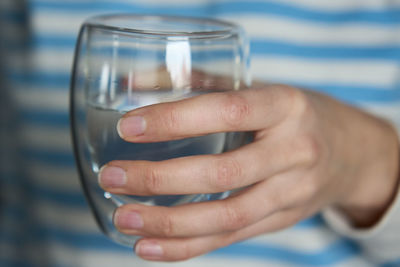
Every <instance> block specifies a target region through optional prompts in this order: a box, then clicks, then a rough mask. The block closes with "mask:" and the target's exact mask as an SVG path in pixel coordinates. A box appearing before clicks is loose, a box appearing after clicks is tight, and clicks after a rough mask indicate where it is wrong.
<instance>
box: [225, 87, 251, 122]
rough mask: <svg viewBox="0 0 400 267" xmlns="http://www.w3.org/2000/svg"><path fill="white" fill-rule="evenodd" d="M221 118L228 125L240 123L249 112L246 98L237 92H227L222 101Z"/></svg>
mask: <svg viewBox="0 0 400 267" xmlns="http://www.w3.org/2000/svg"><path fill="white" fill-rule="evenodd" d="M222 107H223V108H222V119H223V121H224V122H225V123H226V124H228V125H229V126H233V127H234V126H238V125H241V124H242V123H243V122H244V121H245V120H246V118H247V117H248V114H249V112H250V106H249V104H248V102H247V101H246V99H245V98H244V97H242V96H239V95H237V94H227V95H226V96H225V98H224V99H223V102H222Z"/></svg>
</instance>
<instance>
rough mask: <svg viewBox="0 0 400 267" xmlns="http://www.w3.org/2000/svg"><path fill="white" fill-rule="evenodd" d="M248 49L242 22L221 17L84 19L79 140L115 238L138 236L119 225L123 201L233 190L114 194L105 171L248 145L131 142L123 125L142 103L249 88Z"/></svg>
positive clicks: (100, 212) (97, 206) (207, 139)
mask: <svg viewBox="0 0 400 267" xmlns="http://www.w3.org/2000/svg"><path fill="white" fill-rule="evenodd" d="M248 49H249V48H248V43H247V39H246V37H245V36H244V33H243V31H242V30H241V28H240V27H238V26H236V25H233V24H231V23H227V22H222V21H219V20H213V19H199V18H187V17H171V16H141V15H131V14H129V15H104V16H97V17H93V18H90V19H88V20H87V21H86V22H85V23H84V24H83V25H82V28H81V31H80V34H79V38H78V42H77V45H76V51H75V59H74V65H73V70H72V80H71V96H70V97H71V98H70V116H71V129H72V138H73V143H74V152H75V157H76V160H77V165H78V169H79V172H80V178H81V182H82V186H83V188H84V192H85V195H86V197H87V200H88V202H89V204H90V206H91V208H92V210H93V213H94V215H95V218H96V220H97V222H98V224H99V226H100V228H101V229H102V230H103V232H104V233H105V234H106V235H108V236H109V237H110V238H111V239H113V240H115V241H116V242H118V243H121V244H126V245H133V244H134V242H135V241H136V240H137V239H138V237H136V236H127V235H124V234H122V233H120V232H118V231H117V230H116V229H115V227H114V225H113V222H112V217H113V212H114V210H115V209H116V207H118V206H120V205H123V204H126V203H140V204H145V205H164V206H173V205H179V204H184V203H189V202H198V201H207V200H216V199H221V198H225V197H227V196H228V195H229V193H230V192H221V193H217V194H196V195H171V196H127V195H113V194H110V193H108V192H104V191H103V190H102V189H101V188H100V187H99V185H98V182H97V175H98V172H99V169H100V168H101V166H103V165H104V164H106V163H107V162H109V161H111V160H150V161H160V160H167V159H170V158H175V157H185V156H190V155H198V154H213V153H222V152H224V151H227V150H231V149H234V148H236V147H238V146H240V145H241V144H242V143H243V142H244V141H245V139H246V134H245V133H215V134H209V135H205V136H200V137H195V138H187V139H183V140H175V141H167V142H157V143H146V144H136V143H128V142H125V141H123V140H122V139H121V138H120V137H119V136H118V133H117V130H116V125H117V122H118V120H119V119H120V117H121V116H122V115H123V114H124V113H125V112H127V111H130V110H132V109H135V108H138V107H142V106H145V105H150V104H156V103H161V102H166V101H175V100H180V99H183V98H188V97H193V96H196V95H199V94H205V93H210V92H222V91H231V90H240V89H242V88H245V87H247V86H248V85H249V83H250V81H249V77H248V74H247V69H248V66H249V55H248V54H249V51H248Z"/></svg>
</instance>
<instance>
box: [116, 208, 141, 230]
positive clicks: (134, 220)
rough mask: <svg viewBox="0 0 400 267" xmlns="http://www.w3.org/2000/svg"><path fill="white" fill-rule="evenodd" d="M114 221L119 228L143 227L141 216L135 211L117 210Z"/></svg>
mask: <svg viewBox="0 0 400 267" xmlns="http://www.w3.org/2000/svg"><path fill="white" fill-rule="evenodd" d="M114 223H115V224H116V226H117V227H118V228H120V229H140V228H142V227H143V219H142V216H140V214H139V213H138V212H136V211H119V210H117V212H116V213H115V219H114Z"/></svg>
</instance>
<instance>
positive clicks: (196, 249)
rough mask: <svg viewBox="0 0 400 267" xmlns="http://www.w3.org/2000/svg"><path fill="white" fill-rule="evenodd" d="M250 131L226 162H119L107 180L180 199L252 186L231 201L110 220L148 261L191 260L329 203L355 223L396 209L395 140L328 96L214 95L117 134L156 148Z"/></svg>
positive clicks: (117, 188)
mask: <svg viewBox="0 0 400 267" xmlns="http://www.w3.org/2000/svg"><path fill="white" fill-rule="evenodd" d="M229 131H254V142H252V143H250V144H248V145H245V146H243V147H241V148H239V149H237V150H234V151H230V152H226V153H223V154H219V155H201V156H191V157H185V158H176V159H171V160H166V161H161V162H148V161H113V162H110V163H108V164H107V165H106V167H105V168H103V169H102V171H101V173H100V184H101V186H102V187H103V188H104V189H105V190H107V191H109V192H112V193H116V194H132V195H166V194H170V195H174V194H198V193H215V192H221V191H227V190H231V189H236V188H241V187H246V189H244V190H242V191H240V192H239V193H237V194H235V195H234V196H231V197H229V198H227V199H224V200H219V201H210V202H203V203H193V204H186V205H182V206H176V207H159V206H144V205H137V204H128V205H124V206H122V207H120V208H118V209H117V211H116V213H115V216H114V223H115V225H116V227H117V228H118V229H119V230H120V231H121V232H123V233H126V234H132V235H140V236H143V238H142V239H141V240H139V241H138V242H137V244H136V246H135V249H136V252H137V254H138V255H139V256H141V257H143V258H145V259H148V260H160V261H177V260H183V259H188V258H191V257H194V256H197V255H200V254H203V253H206V252H209V251H211V250H214V249H217V248H219V247H223V246H227V245H229V244H231V243H234V242H237V241H240V240H243V239H247V238H250V237H253V236H256V235H260V234H263V233H268V232H273V231H277V230H280V229H283V228H286V227H289V226H291V225H293V224H295V223H297V222H298V221H300V220H302V219H304V218H306V217H309V216H311V215H312V214H314V213H316V212H318V211H320V210H321V209H323V208H325V207H328V206H331V207H337V208H339V209H342V210H343V211H345V212H346V213H347V214H348V215H349V217H350V218H352V219H353V220H354V222H355V223H356V224H359V225H369V224H372V223H374V222H375V221H376V220H377V218H379V216H380V214H381V213H382V212H383V211H384V210H385V208H386V207H387V206H388V205H389V203H390V201H391V198H392V197H393V195H394V192H395V184H396V181H397V178H398V176H397V173H398V171H397V170H398V162H399V161H398V143H397V137H396V134H395V133H394V130H393V129H392V127H390V126H389V125H388V124H387V123H386V122H384V121H383V120H380V119H377V118H375V117H372V116H370V115H367V114H365V113H363V112H361V111H359V110H357V109H355V108H352V107H349V106H346V105H344V104H342V103H339V102H337V101H335V100H333V99H331V98H329V97H327V96H324V95H321V94H317V93H313V92H310V91H301V90H298V89H295V88H291V87H288V86H282V85H270V86H265V87H264V88H262V89H249V90H243V91H238V92H226V93H210V94H204V95H201V96H197V97H193V98H190V99H185V100H181V101H177V102H171V103H163V104H157V105H152V106H147V107H143V108H139V109H136V110H133V111H131V112H129V113H127V114H125V115H124V117H123V118H122V120H121V121H120V123H119V132H120V135H121V137H122V138H123V139H125V140H127V141H129V142H138V143H142V142H156V141H165V140H172V139H180V138H186V137H192V136H198V135H204V134H208V133H215V132H229Z"/></svg>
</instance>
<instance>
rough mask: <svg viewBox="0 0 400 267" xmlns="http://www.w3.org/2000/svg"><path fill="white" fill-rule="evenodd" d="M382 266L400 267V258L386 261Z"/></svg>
mask: <svg viewBox="0 0 400 267" xmlns="http://www.w3.org/2000/svg"><path fill="white" fill-rule="evenodd" d="M380 266H381V267H399V266H400V259H397V260H393V261H390V262H387V263H384V264H382V265H380Z"/></svg>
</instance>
